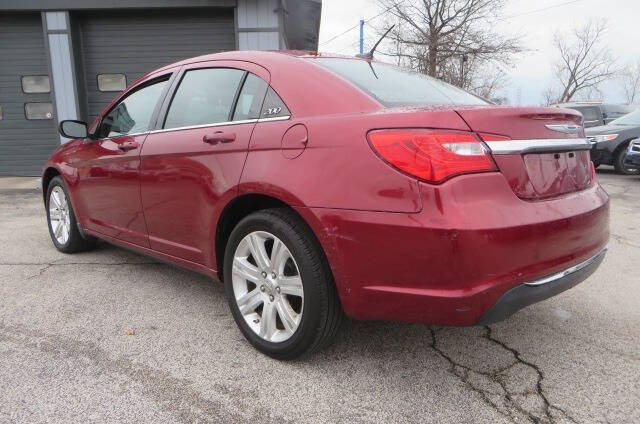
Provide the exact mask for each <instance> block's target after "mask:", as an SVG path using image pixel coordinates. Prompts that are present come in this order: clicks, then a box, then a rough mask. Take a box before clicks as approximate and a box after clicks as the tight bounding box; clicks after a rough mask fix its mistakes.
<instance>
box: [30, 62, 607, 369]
mask: <svg viewBox="0 0 640 424" xmlns="http://www.w3.org/2000/svg"><path fill="white" fill-rule="evenodd" d="M60 130H61V133H62V134H63V135H64V136H66V137H69V138H73V140H72V141H70V142H68V143H66V144H64V145H63V146H61V147H60V148H59V149H58V150H57V151H56V152H55V153H54V154H53V155H52V157H51V158H50V160H49V161H48V162H47V163H46V165H45V166H44V171H43V178H42V184H43V192H44V194H45V196H44V201H45V204H46V210H47V217H48V222H49V230H50V233H51V238H52V240H53V243H54V245H55V246H56V248H57V249H59V250H60V251H62V252H66V253H72V252H78V251H81V250H85V249H89V248H91V247H92V246H93V245H94V244H95V241H96V239H97V238H100V239H103V240H106V241H108V242H111V243H115V244H117V245H120V246H123V247H126V248H131V249H134V250H137V251H139V252H142V253H145V254H148V255H150V256H153V257H156V258H158V259H161V260H164V261H168V262H172V263H175V264H178V265H181V266H185V267H187V268H191V269H193V270H196V271H200V272H203V273H205V274H208V275H211V276H212V277H217V278H218V279H220V280H221V281H224V284H225V286H226V291H227V296H228V299H229V305H230V308H231V312H232V314H233V317H234V318H235V320H236V322H237V324H238V326H239V327H240V330H241V331H242V333H243V334H244V336H245V337H246V338H247V339H248V340H249V341H250V342H251V343H252V344H253V345H254V346H255V347H256V348H257V349H259V350H260V351H262V352H264V353H266V354H268V355H271V356H273V357H276V358H280V359H288V358H294V357H296V356H299V355H301V354H303V353H305V352H309V351H313V350H315V349H318V348H320V347H322V346H323V345H325V344H327V343H328V342H329V341H330V340H331V339H332V337H333V336H334V335H335V333H336V331H337V329H338V326H339V324H340V322H341V319H342V316H343V314H346V315H347V316H349V317H352V318H356V319H367V320H402V321H411V322H421V323H430V324H441V325H474V324H484V323H491V322H495V321H498V320H501V319H504V318H506V317H508V316H509V315H511V314H512V313H514V312H515V311H517V310H518V309H520V308H522V307H524V306H527V305H529V304H531V303H534V302H537V301H540V300H542V299H545V298H548V297H550V296H553V295H555V294H557V293H559V292H561V291H564V290H566V289H568V288H570V287H572V286H574V285H575V284H577V283H579V282H580V281H582V280H584V279H585V278H586V277H587V276H589V275H590V274H591V273H592V272H593V271H594V270H595V269H596V268H597V267H598V265H599V264H600V262H601V261H602V259H603V257H604V253H605V251H606V243H607V241H608V238H609V223H608V219H609V201H608V196H607V194H606V193H605V191H604V190H603V189H602V188H601V187H600V185H599V184H598V182H597V180H596V175H595V172H594V168H593V165H592V164H591V162H590V160H589V147H590V145H589V143H588V142H587V140H586V139H585V138H584V132H583V128H582V118H581V116H580V114H578V113H577V112H574V111H571V110H567V109H557V108H553V109H548V108H533V107H531V108H530V107H527V108H516V107H498V106H494V105H491V104H488V103H487V102H486V101H484V100H482V99H480V98H477V97H475V96H473V95H471V94H469V93H467V92H464V91H462V90H460V89H458V88H455V87H452V86H450V85H447V84H445V83H443V82H441V81H439V80H436V79H433V78H430V77H427V76H425V75H421V74H416V73H412V72H410V71H406V70H402V69H399V68H396V67H393V66H390V65H387V64H383V63H379V62H376V61H370V60H365V59H357V58H347V57H337V56H329V55H318V54H309V53H296V52H228V53H220V54H214V55H209V56H201V57H197V58H194V59H189V60H185V61H182V62H178V63H174V64H172V65H168V66H165V67H164V68H161V69H159V70H156V71H153V72H151V73H149V74H147V75H145V76H143V77H142V78H140V79H139V80H137V81H136V82H134V83H133V84H132V85H131V86H130V87H129V88H128V89H127V90H126V91H125V92H124V93H123V94H122V95H121V96H120V97H118V98H117V99H116V100H115V101H114V102H113V103H111V104H110V105H109V106H108V107H107V108H106V109H105V110H104V112H103V113H102V114H101V115H100V116H98V117H97V119H96V120H95V121H94V122H93V123H92V124H91V125H89V126H87V125H86V124H85V123H83V122H79V121H64V122H62V123H61V126H60Z"/></svg>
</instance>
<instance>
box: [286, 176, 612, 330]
mask: <svg viewBox="0 0 640 424" xmlns="http://www.w3.org/2000/svg"><path fill="white" fill-rule="evenodd" d="M421 196H422V199H421V203H422V205H423V209H422V211H420V212H418V213H387V212H374V211H358V210H345V209H328V208H298V210H299V212H300V213H301V214H302V215H303V216H304V217H305V219H306V220H307V222H309V223H311V225H312V227H313V229H314V232H315V233H316V235H317V236H318V238H319V240H320V242H321V244H322V246H323V248H324V251H325V252H326V254H327V257H328V260H329V263H330V265H331V269H332V271H333V274H334V278H335V281H336V285H337V287H338V293H339V295H340V299H341V302H342V306H343V309H344V311H345V313H346V314H347V315H348V316H350V317H352V318H355V319H364V320H395V321H406V322H421V323H428V324H440V325H456V326H465V325H474V324H476V323H477V322H479V321H480V320H481V319H482V317H483V316H484V315H485V314H487V312H488V311H489V310H490V309H491V308H492V307H493V306H494V305H495V304H496V303H497V302H498V300H499V299H500V298H501V297H502V296H503V295H504V294H505V293H507V292H508V291H509V290H511V289H512V288H514V287H517V286H520V285H522V284H524V283H525V282H531V281H536V280H539V279H541V278H544V277H547V276H549V275H552V274H555V273H558V272H563V271H565V270H567V269H568V268H571V267H573V266H575V265H577V264H580V263H582V262H584V261H586V260H588V259H589V258H591V257H593V256H594V255H596V254H598V252H600V251H601V250H602V249H603V248H604V247H605V246H606V244H607V242H608V240H609V198H608V196H607V194H606V193H605V191H604V190H603V189H602V188H601V187H600V186H599V185H598V184H597V183H595V184H593V185H592V186H590V187H588V188H587V189H585V190H582V191H579V192H575V193H570V194H567V195H564V196H561V197H558V198H553V199H548V200H543V201H526V200H522V199H520V198H518V197H517V196H516V195H515V194H514V192H513V190H512V189H511V187H510V185H509V183H508V182H507V181H506V179H505V178H504V176H503V175H502V174H500V173H484V174H473V175H463V176H459V177H456V178H453V179H451V180H449V181H447V182H445V183H443V184H441V185H438V186H433V185H428V184H421ZM549 287H551V286H549ZM549 293H551V294H550V295H552V294H553V293H552V292H549ZM532 299H535V297H532ZM523 306H524V305H523Z"/></svg>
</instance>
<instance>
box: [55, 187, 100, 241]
mask: <svg viewBox="0 0 640 424" xmlns="http://www.w3.org/2000/svg"><path fill="white" fill-rule="evenodd" d="M45 207H46V209H47V223H48V224H49V234H50V235H51V241H53V245H54V246H55V247H56V249H58V250H59V251H61V252H64V253H75V252H81V251H84V250H89V249H92V248H93V247H94V246H95V244H96V240H95V239H94V238H93V237H84V236H83V235H82V233H81V232H80V228H79V227H78V221H77V220H76V216H75V214H74V212H73V206H72V205H71V201H70V200H69V195H68V193H67V189H66V186H65V184H64V181H63V180H62V178H61V177H60V176H56V177H54V178H53V179H52V180H51V182H50V183H49V187H48V188H47V197H46V200H45Z"/></svg>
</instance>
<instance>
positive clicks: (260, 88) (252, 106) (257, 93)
mask: <svg viewBox="0 0 640 424" xmlns="http://www.w3.org/2000/svg"><path fill="white" fill-rule="evenodd" d="M267 87H268V86H267V83H266V82H265V81H264V80H263V79H262V78H260V77H257V76H255V75H253V74H248V75H247V79H245V81H244V84H243V86H242V90H240V95H238V100H237V101H236V109H235V111H234V112H233V120H234V121H242V120H245V119H257V118H259V117H260V108H261V107H262V101H263V100H264V95H265V93H266V92H267Z"/></svg>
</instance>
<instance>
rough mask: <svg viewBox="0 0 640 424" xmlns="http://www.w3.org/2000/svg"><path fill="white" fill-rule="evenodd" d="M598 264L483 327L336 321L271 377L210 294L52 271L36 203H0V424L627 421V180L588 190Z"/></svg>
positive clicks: (149, 274)
mask: <svg viewBox="0 0 640 424" xmlns="http://www.w3.org/2000/svg"><path fill="white" fill-rule="evenodd" d="M599 177H600V181H601V183H602V184H603V186H604V187H605V189H606V190H607V191H608V192H609V194H610V196H611V202H612V203H611V233H612V234H611V242H610V249H609V253H608V255H607V257H606V258H605V260H604V262H603V264H602V266H601V267H600V268H599V269H598V271H597V272H596V273H595V274H594V275H592V276H591V277H590V278H589V279H588V280H587V281H585V282H584V283H582V284H580V285H578V286H577V287H576V288H574V289H572V290H569V291H568V292H565V293H563V294H561V295H559V296H557V297H555V298H553V299H550V300H547V301H545V302H542V303H539V304H536V305H533V306H531V307H529V308H526V309H524V310H522V311H521V312H519V313H518V314H516V315H515V316H513V317H512V318H510V319H509V320H507V321H504V322H501V323H498V324H494V325H491V326H489V327H471V328H446V327H444V328H443V327H429V326H423V325H412V324H402V323H386V322H356V321H347V322H346V324H345V325H344V326H343V327H342V329H341V331H340V333H339V335H338V337H337V340H336V341H335V343H334V344H333V345H332V346H331V347H329V348H327V349H325V350H323V351H322V352H320V353H318V354H315V355H313V356H310V357H307V358H305V359H304V360H299V361H294V362H278V361H275V360H272V359H270V358H268V357H266V356H263V355H261V354H260V353H258V352H257V351H255V350H254V349H253V348H252V347H251V346H250V345H249V344H248V343H247V342H245V340H244V338H243V337H242V335H241V334H240V332H239V331H238V329H237V328H236V325H235V323H234V321H233V319H232V318H231V315H230V312H229V309H228V306H227V303H226V300H225V297H224V290H223V287H222V285H221V284H220V283H219V282H215V281H212V280H210V279H208V278H206V277H203V276H201V275H198V274H195V273H192V272H189V271H185V270H182V269H179V268H176V267H173V266H170V265H165V264H161V263H158V262H156V261H154V260H152V259H149V258H147V257H144V256H141V255H138V254H136V253H132V252H129V251H126V250H123V249H120V248H117V247H114V246H111V245H108V244H100V246H99V247H98V249H96V250H94V251H92V252H89V253H83V254H76V255H64V254H62V253H59V252H58V251H56V250H55V249H54V247H53V245H52V243H51V241H50V239H49V234H48V231H47V227H46V225H47V224H46V218H45V214H44V208H43V206H42V197H41V193H40V192H37V191H34V190H32V189H22V190H7V189H0V422H2V423H4V422H10V423H13V422H15V423H33V422H59V423H70V422H83V423H85V422H99V423H109V422H118V423H136V424H140V423H147V422H154V423H157V422H185V423H193V422H221V423H234V422H238V423H244V422H251V423H268V422H277V423H287V422H305V423H306V422H309V423H326V422H344V423H358V422H376V423H379V422H421V423H422V422H433V423H436V422H437V423H442V422H456V423H472V422H473V423H486V422H518V423H523V422H577V423H592V422H610V423H632V422H636V423H637V422H640V278H639V275H640V177H637V176H631V177H627V176H619V175H615V174H613V172H612V171H611V170H608V169H604V170H602V172H600V173H599Z"/></svg>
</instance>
